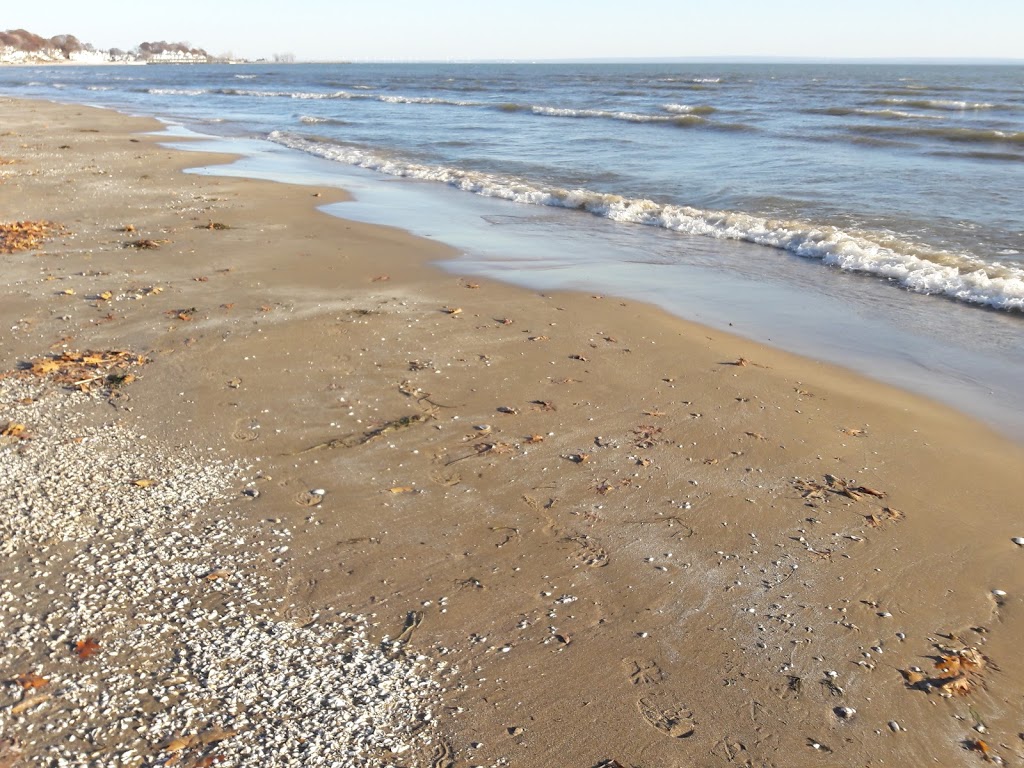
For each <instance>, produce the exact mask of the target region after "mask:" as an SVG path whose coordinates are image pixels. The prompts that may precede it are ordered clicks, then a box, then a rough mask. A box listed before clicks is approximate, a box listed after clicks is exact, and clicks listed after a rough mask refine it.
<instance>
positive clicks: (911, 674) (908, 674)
mask: <svg viewBox="0 0 1024 768" xmlns="http://www.w3.org/2000/svg"><path fill="white" fill-rule="evenodd" d="M900 674H901V675H903V679H904V680H906V681H907V685H909V686H915V685H917V684H918V683H921V682H924V680H925V676H924V674H923V673H921V672H915V671H914V670H912V669H901V670H900Z"/></svg>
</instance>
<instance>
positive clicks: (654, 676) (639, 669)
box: [622, 659, 665, 685]
mask: <svg viewBox="0 0 1024 768" xmlns="http://www.w3.org/2000/svg"><path fill="white" fill-rule="evenodd" d="M622 663H623V664H624V665H625V666H626V668H627V669H628V670H629V681H630V682H631V683H632V684H633V685H654V684H655V683H660V682H661V681H662V680H664V679H665V673H664V672H662V671H661V667H659V666H658V663H657V662H656V661H654V660H653V659H626V660H624V661H623V662H622Z"/></svg>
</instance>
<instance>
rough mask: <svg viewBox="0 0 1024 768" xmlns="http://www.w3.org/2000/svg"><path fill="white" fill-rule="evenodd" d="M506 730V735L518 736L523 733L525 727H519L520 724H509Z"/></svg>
mask: <svg viewBox="0 0 1024 768" xmlns="http://www.w3.org/2000/svg"><path fill="white" fill-rule="evenodd" d="M507 730H508V735H509V736H519V735H521V734H522V733H523V731H525V730H526V729H525V728H521V727H520V726H518V725H513V726H511V727H510V728H508V729H507Z"/></svg>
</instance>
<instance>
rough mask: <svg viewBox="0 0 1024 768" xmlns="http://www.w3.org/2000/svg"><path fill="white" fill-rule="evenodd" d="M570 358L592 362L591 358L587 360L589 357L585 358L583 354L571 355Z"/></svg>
mask: <svg viewBox="0 0 1024 768" xmlns="http://www.w3.org/2000/svg"><path fill="white" fill-rule="evenodd" d="M569 359H570V360H579V361H580V362H581V363H587V362H590V361H589V360H587V358H585V357H584V356H583V355H569Z"/></svg>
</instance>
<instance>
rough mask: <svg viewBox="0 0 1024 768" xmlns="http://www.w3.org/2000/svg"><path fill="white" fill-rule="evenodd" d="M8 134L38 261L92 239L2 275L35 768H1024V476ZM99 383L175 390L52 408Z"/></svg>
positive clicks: (139, 156) (682, 333) (889, 397)
mask: <svg viewBox="0 0 1024 768" xmlns="http://www.w3.org/2000/svg"><path fill="white" fill-rule="evenodd" d="M0 114H2V115H3V122H2V124H3V127H4V129H3V131H2V132H0V162H5V163H6V164H4V165H2V166H0V201H2V209H0V210H2V211H3V214H2V217H0V218H2V222H0V223H3V222H6V223H10V222H13V221H16V220H32V221H38V220H47V221H51V222H55V223H57V224H60V225H62V226H63V227H65V228H66V230H65V231H64V232H63V233H57V234H55V235H54V236H53V237H52V238H51V239H49V240H48V241H47V242H45V243H44V244H43V245H42V247H41V248H39V249H36V250H26V251H19V252H15V253H10V254H3V255H0V261H2V263H3V269H4V275H5V278H6V279H5V281H4V296H3V302H2V304H0V313H2V318H0V319H2V328H3V334H2V337H0V349H2V352H3V361H4V362H3V366H2V368H3V369H4V370H7V371H12V372H15V373H14V374H13V375H8V376H7V378H5V379H3V380H0V429H2V428H4V427H5V426H7V425H8V424H9V423H11V424H22V423H23V424H24V425H25V429H26V431H27V433H28V435H29V436H30V437H29V439H23V436H21V437H19V436H17V435H13V434H12V435H8V436H7V437H4V438H0V441H2V442H0V483H4V484H6V486H7V487H6V489H5V490H0V498H2V499H6V503H7V504H8V506H11V505H13V506H15V507H17V509H16V510H15V509H9V510H5V511H4V514H5V515H8V516H9V517H8V522H7V523H5V526H3V527H0V532H2V535H3V537H4V544H3V545H4V547H5V551H6V552H7V557H6V559H5V560H4V562H3V563H2V564H0V582H2V584H0V586H2V593H3V595H2V596H3V601H4V603H3V605H2V606H0V608H2V614H0V615H2V619H0V629H2V630H3V632H4V635H5V638H4V640H5V645H4V647H3V648H0V679H2V680H4V681H13V680H15V679H16V678H17V676H19V675H23V676H24V675H27V674H30V673H34V674H37V675H39V676H40V677H42V678H46V679H47V680H48V682H46V683H44V684H40V686H39V687H38V688H32V687H31V684H30V683H27V682H26V678H24V677H22V678H21V680H22V684H20V685H19V684H18V683H17V682H7V683H5V686H4V688H3V689H2V694H3V696H4V697H5V698H4V700H3V702H0V707H2V709H0V729H2V730H0V738H3V739H5V741H3V742H0V766H9V765H60V764H64V765H96V766H101V765H120V764H129V765H165V764H167V765H169V764H177V765H188V766H191V765H212V764H224V765H251V764H255V763H257V762H259V763H263V764H265V765H268V766H270V765H333V764H337V765H362V764H366V765H402V766H448V765H452V766H497V765H511V766H529V767H532V766H536V767H537V768H547V767H549V766H577V767H578V768H593V767H594V766H599V765H603V766H615V765H621V766H627V767H629V766H636V767H637V768H662V767H665V768H669V767H670V766H681V765H688V766H689V765H692V766H716V765H738V766H780V767H781V766H805V765H808V766H811V765H814V766H817V765H830V766H831V765H837V766H838V765H842V766H865V765H923V764H936V765H944V766H950V765H974V764H979V763H982V762H984V761H985V760H1000V761H1004V763H1005V764H1007V765H1019V764H1021V763H1022V762H1024V741H1022V737H1021V735H1020V734H1021V731H1022V730H1024V728H1022V725H1024V724H1022V700H1024V663H1022V661H1021V660H1020V659H1019V658H1018V656H1019V655H1020V653H1019V642H1020V638H1021V637H1024V620H1022V607H1024V606H1022V599H1021V598H1022V596H1024V547H1021V546H1018V545H1017V544H1015V543H1014V542H1013V540H1012V539H1013V538H1014V537H1018V536H1024V520H1022V515H1021V512H1022V511H1024V509H1022V501H1021V498H1022V497H1021V494H1020V491H1019V486H1018V482H1019V478H1020V473H1021V469H1022V467H1024V451H1022V449H1021V447H1020V446H1018V445H1014V444H1012V443H1010V442H1008V441H1007V440H1005V439H1003V438H1001V437H999V436H998V435H996V434H994V433H993V432H991V431H990V430H988V429H986V428H984V427H982V426H979V425H977V424H975V423H973V422H971V421H969V420H968V419H966V418H965V417H963V416H961V415H959V414H957V413H954V412H952V411H951V410H949V409H946V408H944V407H942V406H939V405H936V404H935V403H932V402H928V401H925V400H922V399H920V398H917V397H913V396H910V395H908V394H906V393H903V392H900V391H897V390H894V389H891V388H888V387H885V386H882V385H879V384H877V383H874V382H870V381H866V380H864V379H861V378H859V377H858V376H856V375H855V374H854V373H852V372H850V371H846V370H842V369H838V368H835V367H830V366H826V365H822V364H819V363H816V362H814V361H810V360H805V359H801V358H798V357H795V356H792V355H788V354H785V353H782V352H779V351H776V350H773V349H770V348H766V347H762V346H758V345H756V344H754V343H751V342H749V341H745V340H743V339H739V338H735V337H732V336H729V335H727V334H724V333H721V332H718V331H710V330H708V329H706V328H702V327H700V326H697V325H693V324H689V323H686V322H683V321H681V320H679V319H676V318H673V317H670V316H667V315H666V314H664V313H662V312H660V311H658V310H656V309H653V308H651V307H648V306H645V305H642V304H636V303H633V302H625V301H621V300H619V299H617V298H614V297H611V296H604V297H600V296H587V295H576V294H556V295H540V294H537V293H532V292H529V291H525V290H521V289H517V288H512V287H508V286H505V285H502V284H498V283H493V282H489V281H484V280H475V279H474V280H473V281H470V280H467V279H460V278H458V277H455V276H451V275H446V274H444V273H442V272H440V271H439V270H436V269H435V268H433V267H431V266H430V262H431V261H432V260H438V259H440V258H444V257H446V256H448V255H449V253H448V252H447V251H446V250H445V249H444V248H443V247H441V246H439V245H437V244H434V243H430V242H427V241H424V240H419V239H416V238H414V237H412V236H410V235H407V234H405V233H403V232H401V231H398V230H392V229H387V228H381V227H371V226H366V225H362V224H357V223H352V222H347V221H344V220H340V219H336V218H332V217H330V216H327V215H325V214H323V213H321V212H319V211H317V210H316V206H318V205H322V204H324V203H327V202H332V201H336V200H339V199H342V195H341V194H340V193H339V192H338V191H337V190H331V189H317V188H314V187H298V186H287V185H280V184H271V183H266V182H259V181H251V180H243V179H232V178H216V177H198V176H193V175H183V174H182V173H180V171H181V169H183V168H186V167H188V166H189V165H196V164H203V165H206V164H210V163H213V162H219V161H224V162H226V161H228V160H229V158H226V157H225V158H217V157H212V156H210V155H207V154H203V155H201V156H198V155H191V154H188V153H184V152H171V151H168V150H165V149H162V148H160V147H159V145H158V144H157V139H155V138H154V137H152V136H147V135H143V134H142V133H141V132H142V131H148V130H154V129H156V128H157V126H156V124H155V123H153V122H151V121H146V120H139V119H132V118H127V117H123V116H120V115H117V114H114V113H111V112H106V111H100V110H94V109H89V108H84V107H70V106H57V105H50V104H43V103H31V102H16V101H13V100H8V99H3V100H0ZM7 161H10V162H9V163H8V162H7ZM129 225H130V226H131V227H133V228H134V229H133V231H128V232H125V231H121V229H122V228H124V227H127V226H129ZM210 225H214V226H212V227H211V226H210ZM137 240H151V241H157V242H156V243H155V244H156V245H157V247H155V248H150V249H147V248H133V247H125V246H126V243H130V242H132V241H137ZM154 288H158V289H160V290H159V291H154V290H153V289H154ZM72 292H73V293H72ZM106 292H109V297H107V293H106ZM85 350H127V351H130V352H131V353H132V354H134V355H141V356H144V357H145V358H146V359H148V360H149V362H147V363H145V364H136V365H132V366H130V367H124V368H121V369H118V370H119V371H120V374H121V375H123V374H124V373H126V372H130V373H131V374H132V375H133V376H135V377H136V378H135V379H134V380H129V381H127V382H122V380H121V379H117V380H115V381H113V382H108V381H107V380H106V379H104V378H100V379H97V380H96V381H94V382H90V383H89V384H88V385H86V386H87V387H89V388H90V392H89V393H86V394H81V393H77V394H76V393H75V392H69V391H68V390H67V389H62V388H61V387H60V386H59V384H58V383H57V382H54V381H52V377H53V374H52V373H50V374H48V375H49V376H50V379H49V380H48V379H47V378H46V377H45V376H42V377H40V376H36V375H33V374H32V373H31V372H30V371H25V370H22V371H20V372H18V369H19V368H24V367H25V366H26V365H28V364H29V363H30V361H33V360H35V361H39V360H41V359H45V358H46V356H47V355H55V354H57V355H59V354H61V353H65V352H67V353H77V352H81V351H85ZM71 357H72V358H73V357H74V356H73V355H71ZM64 364H65V365H67V363H66V362H65V363H64ZM51 367H52V366H51ZM45 371H46V368H45V367H40V366H38V365H37V368H36V372H37V373H44V372H45ZM57 373H58V375H59V371H58V372H57ZM71 380H78V379H74V378H73V377H72V379H71ZM48 381H49V383H47V382H48ZM110 383H113V384H116V385H117V386H114V387H109V386H105V385H107V384H110ZM19 409H20V410H19ZM19 419H20V420H19ZM15 431H16V430H15ZM143 435H144V436H145V437H142V436H143ZM104 441H106V442H104ZM93 445H97V446H99V447H100V448H102V450H99V448H98V449H97V450H96V451H93V450H91V446H93ZM82 446H85V447H84V448H83V447H82ZM139 474H146V475H147V477H145V478H140V477H138V475H139ZM139 479H145V480H152V481H154V482H153V484H152V485H146V486H137V485H135V484H134V483H135V481H136V480H139ZM15 485H16V486H17V488H15V487H14V486H15ZM69 487H77V488H82V487H85V488H87V489H88V491H87V492H84V493H80V494H77V495H76V494H70V492H69V490H68V489H69ZM314 491H315V492H316V493H314ZM157 492H162V493H164V494H165V496H164V497H161V498H159V499H155V500H154V499H149V498H148V497H142V495H143V494H146V493H154V494H155V493H157ZM68 494H70V495H72V496H74V498H73V499H69V500H68V501H67V504H65V499H68ZM42 497H45V503H43V501H42V500H41V499H42ZM65 507H67V508H65ZM69 521H70V522H69ZM175 531H177V533H174V532H175ZM104 557H105V558H106V559H105V560H104V559H103V558H104ZM132 558H136V559H134V560H133V559H132ZM119 562H130V563H142V564H141V565H138V568H137V570H138V572H139V573H140V574H141V575H139V576H137V577H133V576H132V573H131V569H127V570H128V571H129V572H128V573H126V568H123V567H119V566H118V565H117V564H118V563H119ZM179 562H180V563H182V564H184V565H183V566H182V567H181V568H176V567H173V566H176V564H177V563H179ZM147 563H148V564H147ZM133 567H135V566H133ZM218 572H220V575H216V574H218ZM211 574H214V575H213V576H212V578H206V577H207V576H210V575H211ZM133 578H137V580H138V582H137V584H136V585H135V586H134V587H133V584H132V579H133ZM105 579H106V581H105ZM79 584H86V585H88V586H87V587H81V588H80V589H81V595H79V594H78V593H77V592H76V589H79V587H78V586H77V585H79ZM105 584H107V586H104V585H105ZM111 584H114V585H119V586H118V588H120V589H122V592H123V593H125V594H121V595H119V596H117V599H111V597H110V595H111V594H112V591H111V590H112V589H113V587H111V586H110V585H111ZM144 588H145V589H144ZM133 589H134V590H135V592H136V594H134V595H133V594H132V593H133ZM50 590H52V594H50V593H49V591H50ZM146 590H149V591H150V592H152V590H157V591H159V592H160V593H161V596H160V598H159V599H158V600H157V599H155V598H154V597H153V595H152V594H150V593H147V592H146ZM993 590H1002V591H1003V592H1005V594H995V593H994V592H993ZM95 594H99V595H101V596H105V597H102V599H99V598H97V600H98V602H96V600H94V602H95V603H96V605H97V606H98V607H97V608H96V611H98V612H99V613H98V614H96V615H95V616H93V618H92V619H90V620H92V621H93V623H92V624H89V623H88V621H87V619H88V617H86V616H83V609H81V605H80V603H82V602H88V600H87V599H86V598H87V597H88V596H89V595H95ZM83 595H84V597H83ZM186 598H187V599H188V600H189V601H190V602H188V603H185V604H181V601H182V600H185V599H186ZM119 611H120V614H119V613H118V612H119ZM211 611H213V612H215V613H213V614H212V615H211V613H210V612H211ZM165 613H166V616H165V615H164V614H165ZM90 615H91V614H90ZM163 624H165V625H166V626H167V627H171V628H172V629H173V631H171V630H167V631H163V630H162V629H161V626H162V625H163ZM247 627H248V628H250V629H252V631H253V632H256V634H251V633H250V634H248V635H245V636H244V637H241V638H239V632H240V631H241V629H240V628H243V629H244V628H247ZM246 631H248V630H246ZM243 634H244V633H243ZM85 635H88V637H94V638H95V639H96V641H97V642H98V643H99V645H100V649H99V650H98V651H97V652H96V653H94V654H93V655H90V656H89V657H88V658H87V659H85V660H81V659H79V658H77V656H76V653H75V643H76V642H80V641H84V640H86V639H87V637H86V636H85ZM385 638H388V639H389V640H394V639H395V638H398V639H399V640H400V641H401V642H400V643H399V644H397V645H396V644H394V643H392V642H384V643H383V644H381V642H380V641H382V640H383V639H385ZM254 644H255V645H256V646H257V650H256V651H253V645H254ZM260 648H263V649H269V650H270V654H269V655H270V656H271V657H273V656H274V654H279V656H277V657H274V658H270V659H268V658H267V656H268V654H267V653H262V655H261V652H260V651H259V649H260ZM324 648H326V649H328V651H329V652H326V653H325V652H324V651H323V649H324ZM970 649H975V650H973V651H972V650H970ZM118 651H120V652H118ZM246 654H250V656H251V658H250V656H246ZM257 657H259V659H262V661H260V660H259V659H257ZM942 657H947V658H946V660H945V661H943V659H942ZM275 658H276V659H278V660H280V662H281V663H280V664H277V663H276V661H275ZM257 661H258V662H259V663H257ZM936 663H939V664H941V665H943V666H942V668H941V669H940V668H937V667H936ZM374 665H376V666H374ZM915 667H916V668H919V669H920V670H921V672H920V673H916V672H913V671H912V668H915ZM232 670H237V671H238V675H237V677H236V678H232V677H231V676H230V675H229V674H227V673H228V672H230V671H232ZM368 670H369V672H368ZM312 671H315V672H316V674H311V672H312ZM176 675H177V677H176ZM218 675H220V677H218ZM225 675H227V676H226V677H225ZM245 675H249V677H245ZM179 678H180V679H179ZM908 678H909V679H908ZM253 679H256V680H260V681H262V682H261V684H260V685H254V684H253ZM133 680H135V681H137V685H138V686H139V689H140V690H141V691H142V692H143V693H145V696H143V695H141V694H139V691H136V690H133V689H132V681H133ZM168 680H170V681H171V682H170V683H168ZM344 680H351V681H352V686H353V687H358V686H362V687H361V688H360V689H359V690H358V691H355V692H353V693H351V695H348V694H346V695H347V696H348V698H344V697H341V698H338V699H337V700H332V699H331V697H332V695H334V694H336V693H338V691H339V690H340V687H341V686H342V685H343V683H342V682H341V681H344ZM296 681H298V682H296ZM26 685H28V689H25V686H26ZM175 685H178V686H184V690H187V691H188V692H189V693H188V696H187V697H185V698H188V699H189V701H190V702H193V703H194V705H193V704H192V703H190V704H189V706H184V704H183V703H182V701H181V700H180V698H181V697H179V698H175V697H174V696H173V695H171V693H173V686H175ZM246 686H254V688H253V689H254V690H256V693H255V694H252V695H248V694H246V695H243V694H242V693H240V689H241V688H245V687H246ZM168 691H171V693H168ZM157 693H159V695H157ZM31 696H45V697H46V698H45V699H40V701H39V703H37V704H32V703H31V702H30V704H29V705H26V706H24V707H20V708H19V705H20V704H21V703H24V700H25V699H26V698H28V697H31ZM247 696H248V698H247ZM338 696H339V697H340V696H341V694H340V693H338ZM254 697H255V698H254ZM371 699H372V701H371ZM332 708H333V709H336V710H338V711H339V712H343V713H344V714H343V715H338V716H336V717H335V716H332V718H333V719H332V718H329V717H326V716H325V715H324V712H325V711H328V710H331V709H332ZM15 710H17V711H15ZM83 712H85V714H82V713H83ZM76 713H77V714H76ZM361 715H365V717H363V719H362V720H360V716H361ZM367 722H370V726H371V727H368V728H367V727H364V726H366V724H367ZM122 723H123V725H122ZM353 723H355V725H353ZM110 724H116V727H113V726H110ZM108 726H110V727H108ZM89 728H92V729H94V730H95V733H93V732H92V731H89V730H87V729H89ZM360 729H361V730H360ZM90 733H91V734H92V736H91V737H90ZM72 734H74V735H75V736H76V738H75V739H74V740H72V738H71V736H72ZM210 734H212V735H210ZM176 739H177V740H178V741H177V742H176V743H175V742H174V740H176ZM171 747H176V749H171ZM129 749H130V750H133V751H131V752H128V753H127V756H125V750H129ZM247 750H248V751H247ZM19 755H20V757H18V756H19ZM59 755H63V757H58V756H59ZM18 759H20V762H17V760H18ZM218 759H219V760H220V761H221V762H219V763H218V762H216V761H217V760H218ZM58 760H64V761H65V762H63V763H61V762H58ZM204 761H205V762H204Z"/></svg>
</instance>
